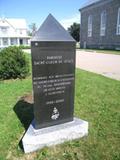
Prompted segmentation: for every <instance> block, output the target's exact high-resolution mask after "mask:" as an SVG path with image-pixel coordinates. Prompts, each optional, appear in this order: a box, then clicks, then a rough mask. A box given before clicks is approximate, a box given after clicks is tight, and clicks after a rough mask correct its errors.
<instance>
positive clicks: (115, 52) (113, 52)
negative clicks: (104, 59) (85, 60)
mask: <svg viewBox="0 0 120 160" xmlns="http://www.w3.org/2000/svg"><path fill="white" fill-rule="evenodd" d="M77 50H80V51H87V52H96V53H104V54H116V55H120V51H117V50H104V49H77Z"/></svg>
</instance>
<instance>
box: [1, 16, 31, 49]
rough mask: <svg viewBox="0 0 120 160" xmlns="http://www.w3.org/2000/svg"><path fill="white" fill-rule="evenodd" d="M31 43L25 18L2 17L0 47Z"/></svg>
mask: <svg viewBox="0 0 120 160" xmlns="http://www.w3.org/2000/svg"><path fill="white" fill-rule="evenodd" d="M29 43H30V36H28V34H27V24H26V21H25V19H12V18H0V48H4V47H8V46H11V45H17V46H19V45H29Z"/></svg>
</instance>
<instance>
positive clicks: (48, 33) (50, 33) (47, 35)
mask: <svg viewBox="0 0 120 160" xmlns="http://www.w3.org/2000/svg"><path fill="white" fill-rule="evenodd" d="M32 41H71V42H74V41H75V40H74V39H73V38H72V36H71V35H70V34H69V33H68V32H67V31H66V30H65V29H64V28H63V27H62V26H61V24H60V23H59V22H58V21H57V20H56V19H55V18H54V17H53V16H52V15H51V14H49V15H48V17H47V18H46V20H45V21H44V22H43V24H42V25H41V27H40V28H39V29H38V31H37V32H36V34H35V35H34V37H33V38H32Z"/></svg>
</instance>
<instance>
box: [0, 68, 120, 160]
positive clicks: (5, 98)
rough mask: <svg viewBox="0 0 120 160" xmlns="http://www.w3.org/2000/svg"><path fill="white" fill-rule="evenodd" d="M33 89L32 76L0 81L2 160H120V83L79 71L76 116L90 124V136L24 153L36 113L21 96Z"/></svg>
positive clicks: (0, 153)
mask: <svg viewBox="0 0 120 160" xmlns="http://www.w3.org/2000/svg"><path fill="white" fill-rule="evenodd" d="M31 90H32V82H31V77H28V78H27V79H25V80H10V81H4V82H0V160H7V159H9V160H120V81H116V80H112V79H109V78H106V77H103V76H100V75H96V74H93V73H90V72H86V71H83V70H77V71H76V92H75V116H77V117H79V118H81V119H84V120H86V121H88V122H89V135H88V136H87V137H84V138H82V139H78V140H75V141H71V142H66V143H64V144H61V145H57V146H53V147H50V148H47V147H46V148H43V149H42V150H41V151H37V152H34V153H30V154H24V153H23V151H22V150H21V148H20V146H19V143H20V140H21V138H22V136H23V134H24V132H25V129H27V127H28V126H29V124H30V121H31V120H32V118H33V114H32V105H30V104H27V103H25V102H24V101H22V100H20V97H22V96H23V95H25V94H27V93H29V92H31ZM20 144H21V143H20Z"/></svg>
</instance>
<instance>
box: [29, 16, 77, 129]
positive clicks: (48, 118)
mask: <svg viewBox="0 0 120 160" xmlns="http://www.w3.org/2000/svg"><path fill="white" fill-rule="evenodd" d="M31 53H32V80H33V95H34V118H35V128H36V129H40V128H43V127H48V126H51V125H56V124H61V123H65V122H69V121H72V120H73V112H74V83H75V40H74V39H73V38H72V37H71V36H70V35H69V33H68V32H67V31H66V30H65V29H64V28H63V27H62V26H61V25H60V24H59V23H58V22H57V20H56V19H55V18H54V17H53V16H52V15H51V14H50V15H49V16H48V17H47V19H46V20H45V22H44V23H43V24H42V26H41V27H40V29H39V30H38V31H37V32H36V34H35V36H34V37H33V39H32V41H31Z"/></svg>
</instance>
